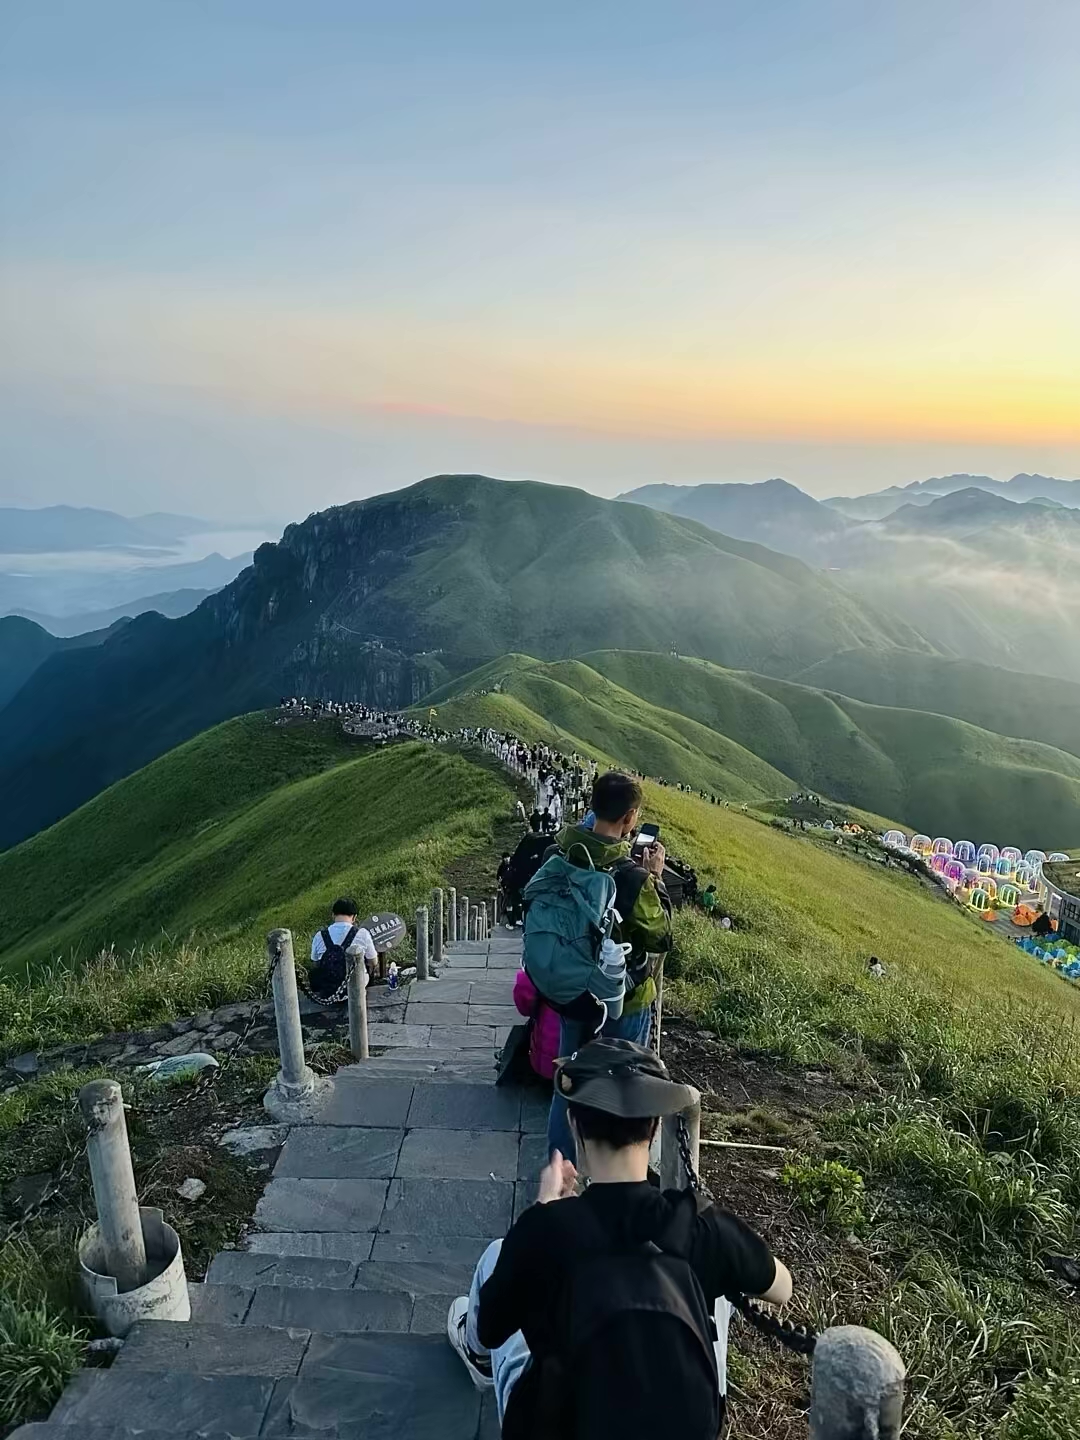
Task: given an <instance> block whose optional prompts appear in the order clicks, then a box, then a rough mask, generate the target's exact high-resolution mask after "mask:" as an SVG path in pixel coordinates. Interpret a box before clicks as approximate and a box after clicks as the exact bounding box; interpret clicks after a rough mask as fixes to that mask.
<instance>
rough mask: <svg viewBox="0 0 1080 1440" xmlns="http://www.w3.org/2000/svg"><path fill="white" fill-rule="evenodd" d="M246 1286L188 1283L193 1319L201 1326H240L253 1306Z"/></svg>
mask: <svg viewBox="0 0 1080 1440" xmlns="http://www.w3.org/2000/svg"><path fill="white" fill-rule="evenodd" d="M251 1295H252V1292H251V1290H250V1289H248V1287H247V1286H246V1285H219V1284H216V1283H207V1284H204V1285H196V1284H193V1283H192V1282H191V1281H189V1282H188V1296H189V1298H190V1300H191V1318H192V1320H194V1321H195V1322H196V1323H197V1324H200V1325H239V1324H240V1323H241V1321H242V1320H243V1318H244V1316H245V1315H246V1314H247V1312H248V1307H249V1306H250V1305H251Z"/></svg>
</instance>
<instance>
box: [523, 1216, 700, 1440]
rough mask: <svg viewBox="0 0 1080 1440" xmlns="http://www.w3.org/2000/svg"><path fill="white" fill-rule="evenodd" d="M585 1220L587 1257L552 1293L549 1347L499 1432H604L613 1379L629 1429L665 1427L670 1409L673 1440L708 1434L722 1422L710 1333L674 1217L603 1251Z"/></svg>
mask: <svg viewBox="0 0 1080 1440" xmlns="http://www.w3.org/2000/svg"><path fill="white" fill-rule="evenodd" d="M591 1218H592V1219H593V1221H594V1224H595V1229H596V1235H595V1239H594V1242H593V1245H592V1247H591V1253H590V1254H589V1255H588V1257H587V1258H586V1259H584V1260H582V1261H581V1262H580V1263H578V1264H576V1265H575V1266H574V1268H573V1270H572V1272H571V1275H570V1278H569V1280H568V1281H567V1284H566V1287H565V1289H564V1291H563V1294H562V1296H561V1298H560V1303H559V1312H558V1320H557V1322H556V1324H555V1326H554V1331H553V1333H554V1334H555V1335H557V1336H558V1349H557V1351H555V1352H551V1353H548V1354H545V1355H542V1356H540V1357H538V1358H537V1359H536V1361H535V1362H534V1366H533V1373H531V1374H529V1373H528V1372H527V1374H526V1376H525V1377H523V1379H522V1381H520V1382H519V1386H520V1388H521V1391H522V1393H521V1395H520V1396H517V1399H518V1401H519V1402H520V1403H519V1405H518V1406H517V1407H515V1405H514V1397H515V1395H516V1390H517V1388H518V1387H515V1391H513V1392H511V1403H510V1405H509V1406H508V1407H507V1415H506V1420H505V1421H504V1425H503V1434H504V1437H507V1440H525V1437H528V1440H582V1437H590V1440H591V1437H593V1436H600V1435H605V1434H607V1433H608V1428H609V1423H610V1416H609V1413H608V1411H609V1407H610V1398H611V1387H612V1386H614V1385H617V1386H618V1388H619V1391H620V1395H621V1399H622V1401H623V1402H625V1401H626V1400H627V1399H629V1400H630V1406H629V1407H626V1406H624V1408H632V1409H633V1410H634V1411H635V1412H637V1413H638V1414H640V1416H641V1422H642V1423H641V1429H640V1431H639V1432H636V1433H641V1434H645V1433H649V1434H655V1433H656V1426H657V1424H658V1422H659V1423H663V1422H664V1421H665V1417H666V1421H667V1423H668V1424H669V1425H670V1423H671V1421H672V1419H673V1418H674V1416H673V1414H672V1406H676V1407H677V1409H676V1411H675V1415H677V1416H678V1417H679V1425H678V1429H677V1431H676V1433H677V1434H678V1436H679V1440H714V1437H716V1436H718V1435H719V1433H720V1428H721V1425H722V1423H723V1418H724V1400H723V1398H722V1396H721V1394H720V1381H719V1376H718V1371H717V1361H716V1351H715V1348H714V1338H715V1336H714V1330H713V1324H712V1317H711V1316H710V1314H709V1308H708V1304H707V1302H706V1300H705V1295H704V1293H703V1291H702V1288H701V1285H700V1283H699V1281H698V1278H697V1276H696V1275H695V1274H694V1271H693V1269H692V1268H691V1266H690V1263H689V1261H688V1259H687V1258H686V1247H685V1240H684V1239H681V1238H680V1237H679V1235H678V1234H677V1233H676V1232H677V1231H678V1230H680V1229H681V1228H682V1227H681V1225H680V1223H679V1222H678V1221H676V1222H675V1226H674V1228H673V1230H672V1231H670V1232H669V1233H667V1234H664V1235H661V1236H660V1237H659V1242H658V1243H654V1242H651V1241H650V1242H648V1243H646V1244H644V1245H638V1246H630V1247H621V1248H620V1247H614V1248H613V1247H612V1243H611V1237H610V1236H609V1235H608V1233H607V1232H606V1231H605V1229H604V1227H603V1225H602V1224H601V1223H600V1221H599V1219H597V1218H596V1217H591ZM631 1338H632V1341H633V1343H631ZM676 1352H677V1360H676ZM668 1357H671V1358H670V1359H668ZM675 1375H678V1376H679V1377H680V1378H681V1379H682V1380H683V1384H682V1385H681V1386H680V1387H679V1393H678V1394H677V1395H674V1394H672V1393H671V1386H670V1381H671V1377H672V1376H675ZM635 1387H637V1390H636V1391H635ZM628 1391H630V1392H633V1393H632V1394H631V1395H630V1396H628V1393H627V1392H628ZM691 1416H692V1417H693V1423H692V1424H688V1422H689V1417H691Z"/></svg>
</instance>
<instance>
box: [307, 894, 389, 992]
mask: <svg viewBox="0 0 1080 1440" xmlns="http://www.w3.org/2000/svg"><path fill="white" fill-rule="evenodd" d="M330 915H331V921H330V924H329V925H327V926H326V927H325V929H322V930H320V931H319V933H318V934H317V935H316V936H315V938H314V939H313V940H312V942H311V988H312V989H313V990H314V991H315V993H316V995H322V996H327V995H333V994H334V992H335V991H336V990H337V989H338V988H339V987H340V985H341V983H342V981H343V980H344V979H345V977H346V975H347V974H348V973H349V960H348V958H347V957H349V956H353V955H359V956H362V957H363V960H364V964H365V966H366V967H367V969H366V971H365V974H366V975H367V980H368V981H370V980H371V979H373V978H374V973H375V972H374V967H375V966H376V965H377V964H378V963H379V952H378V951H377V950H376V949H375V942H374V940H372V938H371V931H370V930H365V929H364V927H363V926H362V925H358V924H357V923H356V916H357V904H356V901H355V900H350V899H349V897H348V896H342V898H341V899H340V900H335V901H334V903H333V905H332V906H331V907H330ZM365 983H367V981H365Z"/></svg>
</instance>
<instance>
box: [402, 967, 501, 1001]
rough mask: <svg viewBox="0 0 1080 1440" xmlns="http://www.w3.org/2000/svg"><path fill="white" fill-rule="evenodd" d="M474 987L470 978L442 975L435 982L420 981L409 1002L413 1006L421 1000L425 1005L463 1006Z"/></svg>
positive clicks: (414, 988)
mask: <svg viewBox="0 0 1080 1440" xmlns="http://www.w3.org/2000/svg"><path fill="white" fill-rule="evenodd" d="M484 973H485V974H486V973H487V972H486V971H485V972H484ZM472 986H473V982H472V980H471V979H470V978H469V977H468V976H459V975H456V974H453V975H452V974H447V975H440V976H438V978H437V979H434V980H418V981H417V982H416V985H415V986H414V987H413V989H412V991H411V993H410V996H409V1000H410V1003H411V1004H413V1005H415V1004H417V1003H418V1002H419V1001H421V1000H423V1001H424V1003H425V1004H427V1003H429V1002H434V1003H436V1004H438V1005H446V1004H461V1003H462V1002H465V1003H466V1004H467V1003H468V1000H469V992H470V991H471V990H472Z"/></svg>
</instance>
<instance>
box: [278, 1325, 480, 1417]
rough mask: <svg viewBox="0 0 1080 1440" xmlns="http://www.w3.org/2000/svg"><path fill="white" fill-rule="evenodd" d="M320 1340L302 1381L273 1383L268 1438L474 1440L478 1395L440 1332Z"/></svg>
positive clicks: (303, 1370)
mask: <svg viewBox="0 0 1080 1440" xmlns="http://www.w3.org/2000/svg"><path fill="white" fill-rule="evenodd" d="M319 1340H320V1343H319V1346H318V1347H317V1348H315V1349H314V1350H312V1351H311V1352H310V1353H309V1356H308V1357H307V1358H308V1359H309V1361H310V1365H309V1366H308V1367H307V1368H306V1369H305V1368H301V1372H300V1376H299V1378H298V1379H295V1380H282V1381H279V1382H278V1385H277V1388H276V1389H275V1391H274V1396H273V1400H272V1401H271V1404H270V1409H269V1414H268V1415H267V1420H266V1426H265V1428H264V1430H263V1431H262V1434H263V1435H264V1436H265V1437H267V1440H277V1437H279V1436H289V1437H301V1440H308V1437H316V1436H317V1437H319V1440H328V1437H341V1440H344V1437H350V1440H360V1437H363V1440H475V1436H476V1432H477V1429H478V1427H479V1423H480V1395H479V1394H478V1393H477V1391H476V1390H474V1389H473V1386H472V1383H471V1382H470V1380H469V1377H468V1376H467V1374H466V1373H465V1368H464V1366H463V1365H462V1364H461V1361H460V1360H459V1359H458V1358H457V1356H456V1355H455V1354H454V1353H453V1351H452V1350H451V1349H450V1346H449V1345H448V1344H447V1343H446V1339H445V1335H444V1336H439V1335H431V1336H427V1335H402V1336H390V1335H341V1336H320V1337H319Z"/></svg>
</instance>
